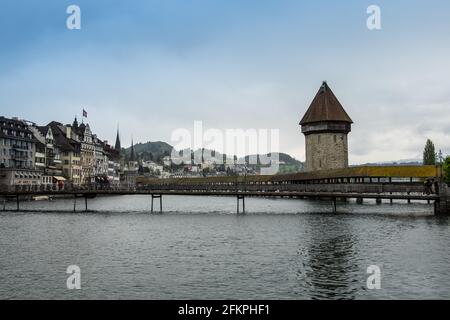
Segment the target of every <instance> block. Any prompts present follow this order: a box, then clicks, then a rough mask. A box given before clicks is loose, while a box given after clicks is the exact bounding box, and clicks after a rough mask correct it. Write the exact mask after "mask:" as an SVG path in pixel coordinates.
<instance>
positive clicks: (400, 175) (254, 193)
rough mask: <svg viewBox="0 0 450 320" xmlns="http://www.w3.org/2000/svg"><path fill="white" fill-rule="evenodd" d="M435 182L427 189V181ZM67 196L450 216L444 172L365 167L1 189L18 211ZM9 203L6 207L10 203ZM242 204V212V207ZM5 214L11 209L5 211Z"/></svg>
mask: <svg viewBox="0 0 450 320" xmlns="http://www.w3.org/2000/svg"><path fill="white" fill-rule="evenodd" d="M427 180H428V181H429V182H428V183H426V181H427ZM43 195H48V196H52V195H66V196H73V198H74V199H75V202H74V210H76V207H75V203H76V198H79V197H83V198H84V200H85V209H86V210H87V209H88V199H89V198H93V197H96V196H98V195H110V196H112V195H150V196H151V201H152V211H153V201H154V199H155V198H157V199H159V202H160V208H159V209H160V211H162V196H163V195H195V196H234V197H236V198H237V212H238V213H239V212H245V198H246V197H287V198H300V199H302V198H312V199H329V200H330V201H332V203H333V210H334V211H336V202H337V201H338V200H343V199H350V198H353V199H357V201H358V203H362V202H363V199H376V201H377V203H381V202H382V200H383V199H384V200H387V201H389V202H391V203H392V202H393V201H394V200H405V201H404V202H406V203H411V202H412V201H415V200H417V201H418V200H420V201H426V202H428V203H434V210H435V213H436V214H449V213H450V190H449V188H448V187H447V186H446V185H445V184H444V183H442V180H441V168H440V167H439V166H365V167H352V168H347V169H337V170H322V171H316V172H309V173H295V174H284V175H272V176H263V175H257V176H226V177H219V176H214V177H195V178H170V179H150V178H145V177H138V178H137V183H136V186H133V187H123V186H122V187H105V186H100V185H91V186H89V187H76V186H73V187H71V186H65V187H64V189H62V190H57V189H55V188H43V187H42V186H35V187H33V186H15V187H14V188H2V189H0V196H2V197H3V199H8V198H14V199H15V200H16V202H17V210H19V209H20V200H21V199H23V198H24V197H30V196H43ZM4 203H5V202H4ZM240 203H241V204H242V207H240ZM3 208H4V209H5V206H4V207H3Z"/></svg>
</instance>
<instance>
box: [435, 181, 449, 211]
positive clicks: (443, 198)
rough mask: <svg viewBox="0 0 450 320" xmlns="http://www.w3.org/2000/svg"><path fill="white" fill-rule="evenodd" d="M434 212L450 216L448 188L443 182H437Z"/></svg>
mask: <svg viewBox="0 0 450 320" xmlns="http://www.w3.org/2000/svg"><path fill="white" fill-rule="evenodd" d="M434 214H435V215H437V216H444V215H446V216H450V188H449V187H447V186H446V185H445V184H444V183H441V184H439V199H438V200H436V201H435V202H434Z"/></svg>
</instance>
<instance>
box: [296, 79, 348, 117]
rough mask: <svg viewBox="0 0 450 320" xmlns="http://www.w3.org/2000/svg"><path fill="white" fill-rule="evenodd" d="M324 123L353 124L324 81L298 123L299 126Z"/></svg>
mask: <svg viewBox="0 0 450 320" xmlns="http://www.w3.org/2000/svg"><path fill="white" fill-rule="evenodd" d="M324 121H333V122H335V121H336V122H348V123H353V121H352V119H351V118H350V117H349V115H348V114H347V112H346V111H345V110H344V108H343V107H342V105H341V103H340V102H339V100H338V99H337V98H336V96H335V95H334V93H333V91H331V89H330V87H329V86H328V84H327V83H326V82H325V81H324V82H323V84H322V86H321V87H320V89H319V91H318V92H317V94H316V96H315V97H314V99H313V101H312V102H311V105H310V106H309V108H308V110H307V111H306V113H305V115H304V116H303V118H302V120H301V121H300V125H305V124H308V123H314V122H324Z"/></svg>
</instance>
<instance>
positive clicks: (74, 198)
mask: <svg viewBox="0 0 450 320" xmlns="http://www.w3.org/2000/svg"><path fill="white" fill-rule="evenodd" d="M75 211H77V195H76V194H74V195H73V212H75Z"/></svg>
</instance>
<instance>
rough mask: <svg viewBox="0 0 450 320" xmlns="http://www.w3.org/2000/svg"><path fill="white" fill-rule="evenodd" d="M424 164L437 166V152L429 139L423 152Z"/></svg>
mask: <svg viewBox="0 0 450 320" xmlns="http://www.w3.org/2000/svg"><path fill="white" fill-rule="evenodd" d="M423 164H424V165H435V164H436V151H435V149H434V144H433V142H432V141H431V140H430V139H428V140H427V143H426V144H425V149H424V150H423Z"/></svg>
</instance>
